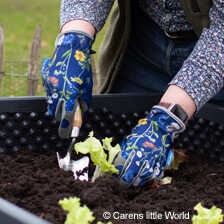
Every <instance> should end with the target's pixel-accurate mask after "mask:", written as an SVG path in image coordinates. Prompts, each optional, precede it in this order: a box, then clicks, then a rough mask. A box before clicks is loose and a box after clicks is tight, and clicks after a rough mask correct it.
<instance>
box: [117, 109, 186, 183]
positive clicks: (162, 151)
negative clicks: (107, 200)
mask: <svg viewBox="0 0 224 224" xmlns="http://www.w3.org/2000/svg"><path fill="white" fill-rule="evenodd" d="M184 129H185V125H184V123H183V122H182V121H181V120H180V119H179V118H178V117H177V116H176V115H174V114H173V113H172V112H170V111H168V109H166V108H165V107H162V106H154V107H153V108H152V110H151V112H150V113H149V114H148V115H147V116H146V118H144V119H141V120H139V122H138V124H137V126H136V127H135V128H134V129H133V130H132V132H131V134H130V135H129V136H127V137H126V138H125V139H124V140H123V141H122V143H121V152H119V154H118V155H117V157H116V158H115V160H114V162H113V163H114V165H115V167H116V168H117V169H118V170H119V175H117V176H116V177H118V178H119V179H120V183H121V185H122V186H125V187H128V186H130V185H133V186H142V185H144V184H145V183H146V182H148V181H150V180H152V179H160V178H162V177H163V168H164V167H165V166H169V165H170V164H171V162H172V159H173V151H172V145H173V140H174V137H175V136H176V135H177V134H178V133H180V132H182V131H184Z"/></svg>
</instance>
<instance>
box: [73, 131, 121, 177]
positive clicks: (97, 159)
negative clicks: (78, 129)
mask: <svg viewBox="0 0 224 224" xmlns="http://www.w3.org/2000/svg"><path fill="white" fill-rule="evenodd" d="M102 142H103V144H102V143H101V142H100V141H99V140H98V139H97V138H95V137H94V136H93V131H92V132H90V133H89V137H88V138H87V139H86V140H85V141H83V142H78V143H76V144H75V146H74V149H75V151H76V152H77V153H79V152H80V153H82V154H87V153H89V154H90V159H91V160H92V162H93V163H94V165H95V166H96V169H95V172H94V176H93V179H92V181H94V180H95V179H96V178H97V177H99V176H100V174H102V173H103V172H109V173H115V174H118V172H119V171H118V170H117V169H116V168H115V166H114V165H113V164H112V162H113V160H114V157H115V156H116V155H117V153H118V152H119V151H121V148H120V146H119V144H117V145H116V146H114V147H113V146H112V145H111V142H112V138H105V139H103V140H102ZM104 150H107V151H108V156H107V154H106V153H105V151H104Z"/></svg>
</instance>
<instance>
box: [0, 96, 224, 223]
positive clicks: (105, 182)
mask: <svg viewBox="0 0 224 224" xmlns="http://www.w3.org/2000/svg"><path fill="white" fill-rule="evenodd" d="M133 97H136V102H138V105H135V106H133V104H131V103H130V102H133ZM146 99H147V100H146ZM149 99H150V100H149ZM158 99H159V96H153V97H149V96H140V95H138V96H137V95H136V96H132V97H130V96H125V95H122V96H94V99H93V104H92V109H90V111H89V114H88V120H87V122H86V124H85V126H84V127H83V129H82V132H81V137H80V139H83V138H85V137H86V136H87V133H88V132H89V131H90V130H92V129H93V130H94V132H95V134H96V136H97V137H105V136H115V139H114V141H115V142H119V141H120V139H121V138H122V136H123V135H124V134H128V132H129V131H130V129H131V127H133V126H134V124H135V123H136V122H137V120H138V119H139V118H140V117H142V116H144V114H145V113H146V112H147V110H149V109H150V107H151V106H152V105H153V104H155V103H156V102H157V101H158ZM9 101H10V100H8V99H3V100H2V101H0V108H2V109H1V111H0V123H1V126H2V127H3V128H2V129H1V131H0V142H1V148H0V151H1V154H0V166H1V172H0V197H2V198H4V199H6V200H7V201H9V202H12V203H13V204H15V205H17V206H19V207H21V208H24V209H26V210H27V211H29V212H31V213H33V214H35V215H36V216H38V217H39V218H37V217H35V216H33V215H30V214H29V213H27V212H25V213H24V211H21V210H18V209H17V208H15V207H14V206H13V205H11V204H10V203H9V202H5V201H2V200H0V220H4V224H11V223H13V224H17V223H18V224H20V223H21V224H25V223H29V224H31V223H32V224H35V223H40V224H45V223H47V221H48V222H50V223H53V224H58V223H60V224H61V223H64V220H65V215H66V213H65V212H63V211H62V209H61V208H60V206H59V205H58V200H60V199H63V198H64V197H69V196H76V197H80V198H81V202H82V203H83V204H86V205H87V206H88V207H89V208H90V209H91V210H92V211H93V212H94V216H95V217H96V220H101V221H103V222H105V223H106V222H107V221H108V220H107V219H104V217H103V215H104V213H105V212H110V214H111V215H112V218H111V219H109V220H111V221H112V222H113V223H127V224H128V223H172V224H175V223H178V224H179V223H191V217H192V213H193V207H194V206H195V205H196V204H197V203H198V202H202V204H203V205H204V206H206V207H211V206H212V205H213V204H215V205H216V206H217V207H219V208H222V209H224V202H223V201H224V200H223V199H224V196H223V193H222V192H223V188H224V173H223V168H224V141H223V139H222V136H223V134H224V125H223V123H224V121H223V119H222V116H221V113H222V112H223V108H222V107H219V106H214V105H207V106H206V107H205V108H204V109H203V110H202V111H201V112H200V114H198V117H197V118H194V119H193V120H192V121H191V122H190V125H189V127H188V129H187V130H186V132H184V133H183V134H182V135H181V136H180V137H179V138H178V140H177V141H176V142H175V148H177V149H178V148H179V149H183V148H186V149H188V154H189V156H190V158H189V160H188V161H187V162H185V163H183V164H181V166H180V168H179V169H178V170H177V171H175V170H172V171H166V175H168V176H172V178H173V180H172V183H171V184H170V185H164V186H161V187H160V188H155V189H152V188H149V186H148V185H147V186H145V187H144V188H131V189H128V190H125V191H124V190H121V189H120V188H119V185H118V182H117V180H116V179H115V178H113V177H110V176H105V177H101V178H100V179H98V180H97V181H96V182H95V183H84V182H79V181H74V179H73V176H72V173H71V172H65V171H63V170H61V169H59V168H58V164H57V160H56V154H55V151H59V150H60V152H61V153H62V154H63V152H65V150H66V149H67V146H68V144H69V141H65V140H61V139H59V138H58V136H57V123H56V122H55V121H54V120H53V119H51V118H50V117H48V116H47V114H46V113H45V111H46V103H45V99H44V98H22V99H13V100H11V101H10V102H9ZM128 102H129V103H128ZM146 102H147V103H146ZM7 105H8V106H7ZM136 108H138V109H136ZM214 114H215V117H214ZM209 120H210V121H209ZM10 122H11V123H10ZM15 130H16V131H15ZM196 136H197V137H196ZM92 170H93V167H92V166H91V170H90V175H91V173H92ZM168 212H171V213H170V214H175V218H176V219H173V220H172V218H171V217H169V218H168V219H166V215H168ZM188 212H189V213H188ZM159 214H161V215H162V219H159V217H160V215H159ZM188 214H189V218H190V219H188ZM178 215H179V216H178ZM113 216H114V217H113ZM128 216H129V217H128ZM12 220H13V221H12ZM46 220H47V221H46Z"/></svg>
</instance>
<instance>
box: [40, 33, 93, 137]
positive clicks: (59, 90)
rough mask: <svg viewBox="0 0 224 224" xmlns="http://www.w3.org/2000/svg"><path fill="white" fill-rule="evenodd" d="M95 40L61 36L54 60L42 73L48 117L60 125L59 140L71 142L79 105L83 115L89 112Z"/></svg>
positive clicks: (73, 34)
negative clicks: (67, 139)
mask: <svg viewBox="0 0 224 224" xmlns="http://www.w3.org/2000/svg"><path fill="white" fill-rule="evenodd" d="M92 42H93V40H92V39H91V38H90V37H89V36H88V35H86V34H83V33H77V32H66V33H62V34H60V35H59V36H58V38H57V39H56V49H55V52H54V54H53V57H52V58H51V59H45V60H44V62H43V65H42V69H41V75H42V79H43V85H44V87H45V90H46V93H47V98H48V113H49V114H50V115H52V116H55V118H56V120H58V121H60V125H59V136H60V137H62V138H69V137H70V134H71V130H72V121H73V117H74V112H75V109H76V106H77V101H79V102H80V104H81V105H80V106H81V109H82V112H85V111H86V110H87V109H88V106H89V104H90V101H91V96H92V70H91V63H90V51H91V46H92Z"/></svg>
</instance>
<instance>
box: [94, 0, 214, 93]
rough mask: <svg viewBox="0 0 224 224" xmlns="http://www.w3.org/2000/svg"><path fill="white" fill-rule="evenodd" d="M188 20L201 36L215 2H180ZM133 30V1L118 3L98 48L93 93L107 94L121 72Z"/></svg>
mask: <svg viewBox="0 0 224 224" xmlns="http://www.w3.org/2000/svg"><path fill="white" fill-rule="evenodd" d="M180 1H181V4H182V6H183V8H184V12H185V15H186V16H187V18H188V21H189V22H190V23H191V24H192V27H193V29H194V31H195V33H196V34H197V35H198V37H199V36H200V34H201V32H202V29H203V28H204V27H208V26H209V16H208V13H209V10H210V8H211V5H212V0H180ZM130 31H131V0H118V1H117V2H116V6H115V9H114V11H113V13H112V15H111V19H110V22H109V27H108V31H107V33H106V35H105V37H104V40H103V42H102V44H101V47H100V49H99V61H98V72H97V73H96V74H95V77H94V90H93V91H94V93H108V92H110V89H111V86H112V84H113V82H114V80H115V78H116V75H117V73H118V72H119V69H120V65H121V62H122V58H123V55H124V52H125V49H126V46H127V42H128V38H129V34H130Z"/></svg>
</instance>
